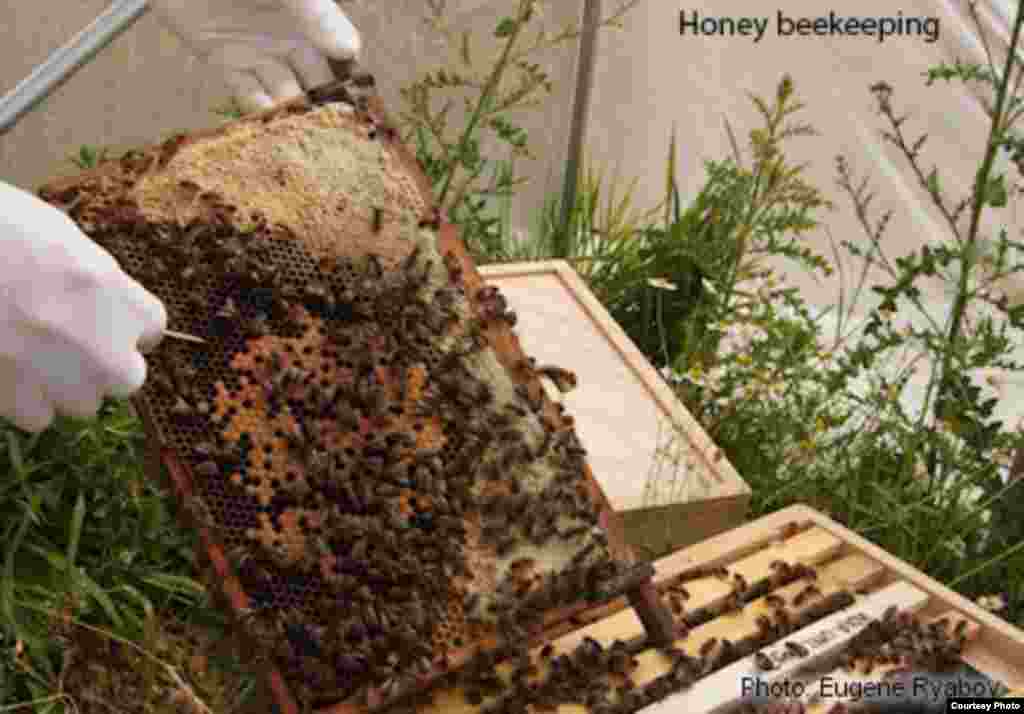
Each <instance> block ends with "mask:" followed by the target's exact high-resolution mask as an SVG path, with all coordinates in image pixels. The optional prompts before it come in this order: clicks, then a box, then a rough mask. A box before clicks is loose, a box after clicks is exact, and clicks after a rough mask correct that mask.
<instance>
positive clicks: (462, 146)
mask: <svg viewBox="0 0 1024 714" xmlns="http://www.w3.org/2000/svg"><path fill="white" fill-rule="evenodd" d="M533 2H534V0H522V1H521V2H520V3H519V14H518V17H517V18H516V23H515V27H514V28H513V29H512V33H511V34H510V35H509V37H508V41H507V42H506V43H505V48H504V49H503V50H502V52H501V58H500V59H499V60H498V63H497V64H496V65H495V66H494V70H493V71H492V72H491V76H490V77H488V78H487V84H485V85H484V91H483V92H482V93H481V94H480V99H479V100H478V101H477V104H476V107H475V108H474V109H473V115H472V116H471V117H470V118H469V124H467V125H466V130H465V131H463V132H462V137H461V138H460V139H459V150H458V153H457V156H456V161H453V162H452V165H451V167H450V168H449V169H448V175H447V176H446V177H445V179H444V186H442V187H441V195H440V196H439V197H438V199H437V203H438V205H440V206H444V199H445V198H446V197H447V195H448V189H449V188H450V187H451V183H452V178H453V177H454V176H455V171H456V170H457V169H458V166H459V164H458V161H459V160H461V158H462V156H463V155H464V154H465V151H466V145H467V143H468V142H469V138H470V137H471V136H472V135H473V132H474V131H476V125H477V123H478V122H479V121H480V118H481V116H482V115H483V113H484V111H485V109H486V108H487V106H488V104H489V103H490V101H491V96H492V95H493V94H494V91H495V90H496V89H497V87H498V83H499V82H500V81H501V78H502V75H504V74H505V68H506V67H507V66H508V62H509V55H510V54H511V53H512V48H513V47H514V46H515V43H516V40H518V39H519V35H520V33H522V31H523V28H524V27H525V26H526V17H527V12H526V11H527V10H528V9H529V8H530V5H532V4H533Z"/></svg>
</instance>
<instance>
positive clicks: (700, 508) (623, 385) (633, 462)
mask: <svg viewBox="0 0 1024 714" xmlns="http://www.w3.org/2000/svg"><path fill="white" fill-rule="evenodd" d="M478 271H479V273H480V275H481V276H483V278H484V280H485V281H486V282H487V283H488V284H491V285H495V286H497V287H499V288H500V289H501V291H502V293H503V294H504V295H505V297H506V298H507V299H508V301H509V304H510V305H511V306H512V307H513V308H514V309H515V310H516V313H517V314H518V315H519V322H518V324H517V327H516V332H517V334H518V335H519V338H520V341H521V342H522V343H523V347H524V349H525V351H526V352H527V353H528V354H530V355H532V356H535V357H536V358H537V359H538V361H539V362H541V363H545V362H547V363H554V364H558V365H562V366H565V367H569V368H571V369H572V370H573V371H574V372H576V374H577V376H578V377H579V386H578V387H577V388H576V389H575V390H573V391H572V392H570V393H568V394H566V395H564V396H563V397H562V401H563V403H565V405H566V407H567V408H568V409H567V411H568V412H569V413H570V414H572V415H573V416H574V418H575V421H576V427H577V431H578V433H579V436H580V439H581V441H582V442H583V444H584V445H585V446H586V447H587V449H588V451H589V453H590V464H591V468H592V469H593V471H594V474H595V476H596V477H597V479H598V481H599V483H600V484H601V487H602V489H603V490H604V492H605V494H606V495H607V497H608V499H609V501H610V502H611V504H612V507H613V508H614V509H615V511H616V512H617V513H618V514H619V516H620V518H621V519H622V521H623V527H624V528H625V530H626V539H627V540H628V541H629V542H630V544H631V545H632V546H633V547H634V548H638V549H640V550H641V552H643V550H645V549H646V550H651V551H653V552H655V553H658V552H662V553H663V552H671V551H673V550H675V549H677V548H679V547H683V546H686V545H690V544H692V543H696V542H698V541H701V540H703V539H705V538H709V537H711V536H713V535H716V534H718V533H721V532H722V531H725V530H728V529H729V528H732V527H734V526H736V525H739V524H740V523H742V522H743V519H744V517H745V515H746V512H747V508H748V506H749V503H750V488H749V486H747V484H746V483H745V482H744V481H743V479H742V478H741V477H740V475H739V474H738V473H737V472H736V470H735V469H734V468H733V466H732V464H730V463H729V460H728V459H727V458H725V457H724V455H723V454H722V452H721V451H720V450H719V449H718V448H717V447H716V446H715V444H714V442H712V440H711V439H710V437H709V436H708V435H707V433H706V432H705V431H704V429H703V428H702V427H701V426H700V424H698V423H697V421H696V420H695V419H694V418H693V416H692V415H691V414H690V413H689V411H687V409H686V407H684V406H683V404H682V403H681V402H680V401H679V399H678V398H677V397H676V395H675V394H674V393H673V392H672V390H671V389H670V388H669V386H668V385H667V384H666V383H665V381H664V380H663V379H662V377H661V375H659V374H658V372H657V370H655V369H654V367H652V366H651V364H650V362H648V360H647V358H646V357H644V355H643V353H642V352H640V350H639V349H638V348H637V347H636V345H635V344H633V341H632V340H630V338H629V336H628V335H626V333H625V332H624V331H623V330H622V328H621V327H619V325H618V323H616V321H615V320H614V318H612V316H611V315H610V314H609V313H608V311H607V310H606V309H605V308H604V306H603V305H602V304H601V303H600V301H599V300H598V299H597V297H595V296H594V294H593V293H592V292H591V291H590V289H589V288H588V287H587V284H586V283H585V282H584V281H583V279H582V278H581V277H580V276H579V275H578V274H577V273H576V271H575V270H573V268H572V267H571V266H570V265H569V264H568V263H567V262H565V261H562V260H551V261H539V262H518V263H503V264H495V265H486V266H482V267H480V268H478ZM670 425H675V427H674V428H675V429H676V430H677V434H679V433H681V434H682V435H685V438H686V440H687V441H688V442H689V448H688V449H687V450H688V451H689V452H690V454H691V455H692V458H693V460H694V462H695V464H696V465H697V468H695V469H694V470H693V471H692V472H690V473H688V474H687V475H688V476H689V478H687V479H685V481H686V483H685V485H684V486H683V487H682V488H678V489H676V491H675V492H672V491H670V490H669V489H666V488H660V489H659V488H655V489H651V488H650V486H651V485H653V484H651V483H647V482H650V481H657V480H658V479H652V478H650V468H651V464H652V461H653V460H654V459H656V458H657V449H658V448H659V447H660V446H661V445H663V444H664V443H665V442H666V441H667V439H668V438H669V437H670V436H671V435H672V434H671V432H670V431H669V428H666V427H669V426H670Z"/></svg>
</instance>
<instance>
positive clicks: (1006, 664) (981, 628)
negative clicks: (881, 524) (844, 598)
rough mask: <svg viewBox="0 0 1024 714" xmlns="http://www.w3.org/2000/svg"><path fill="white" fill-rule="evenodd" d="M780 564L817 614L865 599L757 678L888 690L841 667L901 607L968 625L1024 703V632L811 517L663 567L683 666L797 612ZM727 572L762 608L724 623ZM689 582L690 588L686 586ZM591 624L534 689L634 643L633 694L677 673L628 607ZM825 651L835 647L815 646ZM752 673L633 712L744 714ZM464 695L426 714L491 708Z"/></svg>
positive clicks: (986, 664)
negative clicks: (807, 573) (862, 617)
mask: <svg viewBox="0 0 1024 714" xmlns="http://www.w3.org/2000/svg"><path fill="white" fill-rule="evenodd" d="M780 561H781V562H784V563H787V564H788V565H789V566H804V567H807V568H812V569H814V570H815V571H816V574H817V579H816V581H815V582H816V585H817V587H818V588H819V589H820V591H821V594H820V595H818V596H815V597H812V598H810V599H809V600H808V602H809V603H811V604H809V605H807V607H814V605H813V603H814V602H823V601H827V600H828V599H830V598H832V597H835V595H836V593H839V592H843V591H846V592H852V593H855V595H854V600H855V601H854V602H853V603H852V604H850V605H849V606H846V607H844V608H843V609H840V610H839V611H838V612H837V614H834V615H831V616H827V617H825V618H823V619H821V620H819V621H817V622H811V623H808V624H807V625H806V626H804V627H802V628H799V629H795V630H794V631H792V632H791V633H790V634H788V635H786V636H785V637H783V638H782V639H781V640H778V641H776V642H775V643H774V644H766V645H764V646H763V650H761V651H763V652H765V653H767V654H769V655H772V656H776V657H779V659H780V661H781V662H782V664H781V665H779V666H777V668H776V669H775V670H772V671H771V672H762V673H761V674H760V675H758V676H767V675H768V674H772V675H774V676H794V675H795V674H796V673H797V672H798V670H799V669H801V668H803V667H806V666H807V665H808V663H810V662H817V663H820V664H824V665H825V668H824V670H822V671H824V672H826V673H834V675H835V677H836V681H840V680H841V679H842V681H855V682H861V683H864V682H872V681H875V682H877V681H879V680H880V679H881V678H882V677H883V676H884V675H885V673H886V672H888V671H890V670H892V669H894V668H895V666H894V665H893V664H892V663H881V664H873V665H871V663H869V662H866V661H864V660H858V661H857V662H855V665H856V666H858V667H865V668H866V667H868V666H871V669H870V671H866V670H864V669H861V670H856V671H855V672H853V673H846V672H843V671H840V670H839V669H838V668H835V667H834V666H833V665H832V664H831V662H832V661H833V660H834V658H835V656H836V652H837V650H838V649H841V648H842V646H844V645H845V644H846V643H847V642H848V640H849V639H850V638H851V637H852V636H854V635H855V634H856V633H857V632H859V631H860V630H862V629H863V621H858V620H857V613H858V612H859V611H860V610H863V611H864V612H867V613H868V614H871V615H873V616H874V617H880V616H883V612H884V610H885V609H887V608H888V606H890V605H896V606H897V607H898V608H899V609H900V610H902V611H906V612H912V613H914V615H915V616H916V617H917V618H919V619H920V620H921V621H923V622H925V623H938V622H941V621H944V623H943V624H945V622H948V623H949V625H950V627H955V626H956V625H957V624H958V623H959V622H960V621H961V620H963V621H965V625H963V626H962V627H963V635H964V637H965V645H964V649H963V651H962V655H961V658H962V660H963V662H965V663H966V664H967V665H969V666H971V667H973V668H974V669H975V670H976V671H977V672H979V673H981V675H983V676H984V677H987V678H988V679H989V680H992V681H993V682H998V683H1000V684H1002V685H1004V686H1005V687H1006V690H1004V693H1003V694H1002V696H1021V695H1022V694H1024V632H1022V631H1021V630H1019V629H1017V628H1015V627H1013V626H1011V625H1010V624H1008V623H1007V622H1005V621H1004V620H1002V619H1000V618H998V617H996V616H994V615H993V614H991V613H989V612H987V611H985V610H983V609H982V608H980V607H978V606H977V605H976V604H974V603H972V602H970V601H968V600H967V599H965V598H964V597H962V596H960V595H958V594H957V593H955V592H953V591H952V590H950V589H949V588H946V587H944V586H943V585H941V584H939V583H937V582H936V581H934V580H932V579H931V578H929V577H928V576H926V575H925V574H923V573H921V572H920V571H918V570H916V569H914V568H912V567H911V566H909V565H907V564H906V563H904V562H902V561H900V560H898V559H897V558H894V557H893V556H891V555H889V554H888V553H886V552H885V551H884V550H882V549H881V548H879V547H878V546H875V545H873V544H872V543H870V542H869V541H867V540H866V539H864V538H862V537H860V536H858V535H857V534H855V533H853V532H852V531H850V530H849V529H847V528H845V527H843V526H841V525H839V524H838V523H836V522H835V521H833V520H832V519H830V518H829V517H827V516H825V515H823V514H821V513H819V512H818V511H815V510H814V509H812V508H809V507H807V506H804V505H795V506H791V507H789V508H785V509H783V510H780V511H778V512H776V513H773V514H770V515H767V516H764V517H762V518H760V519H758V520H756V521H753V522H751V523H748V524H746V525H744V526H741V527H738V528H735V529H733V530H731V531H728V532H726V533H723V534H721V535H719V536H716V537H714V538H711V539H709V540H707V541H704V542H702V543H699V544H696V545H693V546H690V547H688V548H686V549H683V550H681V551H678V552H676V553H673V554H671V555H669V556H666V557H665V558H662V559H660V560H658V561H657V562H656V563H654V567H655V570H656V575H655V586H656V587H657V588H658V590H659V592H660V593H661V595H662V597H663V598H665V599H666V600H669V601H675V602H674V605H675V607H674V608H673V609H674V610H675V609H678V606H679V605H682V608H681V609H679V612H677V616H676V624H677V628H678V630H677V632H678V635H680V636H679V638H678V639H677V640H676V642H675V643H674V647H675V648H677V649H676V653H675V655H676V656H679V655H680V654H681V653H682V654H688V655H698V653H699V652H700V651H701V650H702V649H703V648H705V647H707V646H708V643H709V642H711V641H712V640H717V641H718V643H719V644H720V643H721V642H722V640H724V639H728V640H730V641H731V642H733V643H742V642H744V640H745V639H747V638H751V637H754V636H755V635H756V633H757V632H758V630H759V625H758V618H759V616H761V615H764V614H766V613H769V612H771V607H770V606H769V605H768V604H767V602H766V598H767V597H769V596H771V595H775V596H784V597H786V598H787V599H789V600H792V599H793V598H794V597H795V596H796V595H797V594H798V593H799V592H800V591H801V590H803V589H804V588H805V587H806V585H807V584H808V581H807V579H806V578H801V579H798V580H796V581H794V582H792V583H790V584H788V585H784V586H775V587H773V586H771V585H770V584H769V583H770V581H771V579H772V578H773V574H774V573H775V572H777V569H778V566H777V564H778V562H780ZM721 567H724V568H726V569H727V573H728V575H733V576H734V575H736V574H739V575H741V576H742V577H743V578H744V580H745V581H746V583H747V585H748V587H749V589H750V591H751V595H752V596H756V597H752V599H751V601H750V602H749V603H747V604H746V605H745V606H744V607H743V609H742V610H741V611H738V612H721V611H722V610H723V609H728V601H729V599H730V592H731V587H730V584H729V583H728V582H726V581H725V580H723V579H722V578H720V577H718V576H716V575H714V574H711V572H712V571H714V570H715V569H717V568H721ZM681 578H682V579H683V580H684V581H685V584H682V583H680V579H681ZM681 584H682V588H681V587H680V585H681ZM766 585H767V587H765V586H766ZM683 589H685V590H686V595H687V596H688V597H687V598H686V599H685V600H682V594H681V591H682V590H683ZM872 608H873V611H872ZM687 619H689V620H691V621H694V622H695V624H694V625H693V626H691V627H689V628H688V627H686V626H685V625H684V624H683V623H684V622H685V621H686V620H687ZM585 620H586V621H588V624H586V625H584V626H582V627H578V628H577V629H575V630H572V631H566V630H565V629H564V628H557V627H556V628H553V629H551V630H549V631H548V633H546V634H547V636H548V643H549V646H548V647H547V648H540V647H538V648H537V649H535V650H534V663H535V665H536V666H537V667H538V669H539V672H538V673H537V674H536V675H534V677H533V681H534V682H535V683H539V682H542V681H543V678H544V676H545V675H546V673H547V672H548V671H549V670H550V665H549V663H550V662H551V658H552V656H556V657H557V656H558V655H560V654H565V655H568V656H570V657H571V656H573V655H574V653H577V654H578V653H579V652H580V648H581V645H583V644H584V643H589V644H590V646H593V643H595V642H596V643H598V644H599V645H601V646H602V647H604V648H605V650H606V651H607V648H609V647H611V646H612V645H613V643H616V642H620V643H630V647H629V650H630V652H631V655H632V662H631V663H630V665H629V671H628V678H629V680H630V681H631V683H632V685H633V687H634V688H643V687H644V686H645V685H647V686H648V687H650V686H651V684H652V683H655V682H656V681H657V680H658V679H659V678H663V677H666V676H667V674H668V673H669V672H670V671H671V670H672V655H671V654H666V650H664V649H655V648H651V647H649V646H648V645H647V644H646V643H645V642H644V638H643V627H642V624H641V623H640V621H639V620H638V618H637V617H636V615H635V613H634V612H633V611H631V610H630V609H629V608H628V607H627V604H626V602H625V601H623V600H621V599H620V600H618V601H616V602H613V603H610V604H607V605H604V606H602V607H600V608H596V609H594V610H591V611H589V612H587V613H585ZM844 628H845V630H846V631H845V632H844ZM687 630H688V631H687ZM815 634H817V635H818V638H817V639H815V637H814V635H815ZM782 640H786V641H791V642H808V643H811V648H812V651H811V653H810V656H809V657H807V658H805V659H802V660H801V659H800V658H796V659H795V660H793V659H792V658H791V659H790V660H788V661H787V659H786V657H787V655H786V654H785V652H786V647H785V645H784V644H783V643H782ZM821 642H823V643H824V644H820V646H819V645H818V644H815V643H821ZM544 649H547V650H548V652H544ZM499 669H501V668H499ZM501 671H502V675H503V676H505V677H509V676H510V669H509V668H508V667H505V668H504V669H502V670H501ZM751 672H759V670H758V668H757V667H756V666H754V663H753V655H745V656H744V657H742V658H740V659H738V660H736V661H735V662H733V663H732V664H731V665H727V666H725V667H724V668H721V669H719V670H717V672H716V673H713V674H711V675H710V676H707V677H705V678H703V679H699V680H697V682H696V683H695V684H693V685H692V687H691V688H690V689H687V690H682V691H679V692H677V693H674V694H669V695H668V696H664V692H662V693H661V695H660V696H659V698H658V699H657V700H656V701H648V702H641V703H640V705H639V706H638V707H637V708H634V709H627V711H629V710H634V711H635V710H638V709H641V708H642V709H643V710H644V711H649V712H662V711H664V712H687V713H688V714H690V713H692V714H697V713H698V712H712V711H714V712H718V711H728V710H729V709H730V708H735V706H737V705H739V704H740V703H741V696H740V695H741V692H740V691H739V687H738V684H737V683H738V681H739V677H740V676H743V675H745V674H749V673H751ZM819 674H820V673H819ZM601 676H605V675H601ZM607 676H608V677H609V678H610V679H612V680H613V681H612V684H616V685H621V684H622V682H623V681H624V679H623V678H622V677H618V678H616V676H617V675H607ZM801 676H803V675H801ZM819 681H820V680H819ZM812 684H813V680H812ZM633 691H635V689H634V690H633ZM465 695H466V693H465V692H464V691H462V690H460V689H458V688H450V689H444V690H440V691H438V692H436V694H435V697H434V704H433V706H432V707H431V708H429V709H425V710H422V711H423V712H424V713H425V714H427V713H429V714H476V713H477V712H480V711H481V708H480V706H477V705H473V704H470V703H468V702H467V701H466V696H465ZM812 695H813V686H808V687H807V688H806V690H805V693H804V698H805V699H806V700H807V701H806V702H805V703H806V705H807V711H808V712H812V713H814V714H818V713H820V712H827V711H828V710H829V709H830V708H831V707H832V706H833V705H834V704H836V703H838V702H839V701H841V700H844V698H843V697H842V696H839V695H837V696H836V697H834V698H828V697H819V698H818V699H816V700H815V699H814V698H813V696H812ZM551 711H557V712H558V713H559V714H584V713H585V712H587V711H595V710H594V709H588V708H587V707H586V706H584V705H583V704H582V703H581V702H563V703H561V704H559V705H557V706H555V707H554V708H552V709H551ZM602 711H604V710H602ZM610 711H618V710H615V709H611V710H610Z"/></svg>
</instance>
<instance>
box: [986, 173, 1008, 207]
mask: <svg viewBox="0 0 1024 714" xmlns="http://www.w3.org/2000/svg"><path fill="white" fill-rule="evenodd" d="M1005 179H1006V177H1005V176H996V177H995V178H994V179H989V182H988V186H986V187H985V203H987V204H988V205H990V206H992V207H994V208H1004V207H1005V206H1006V204H1007V201H1008V199H1009V194H1008V193H1007V191H1006V180H1005Z"/></svg>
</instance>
